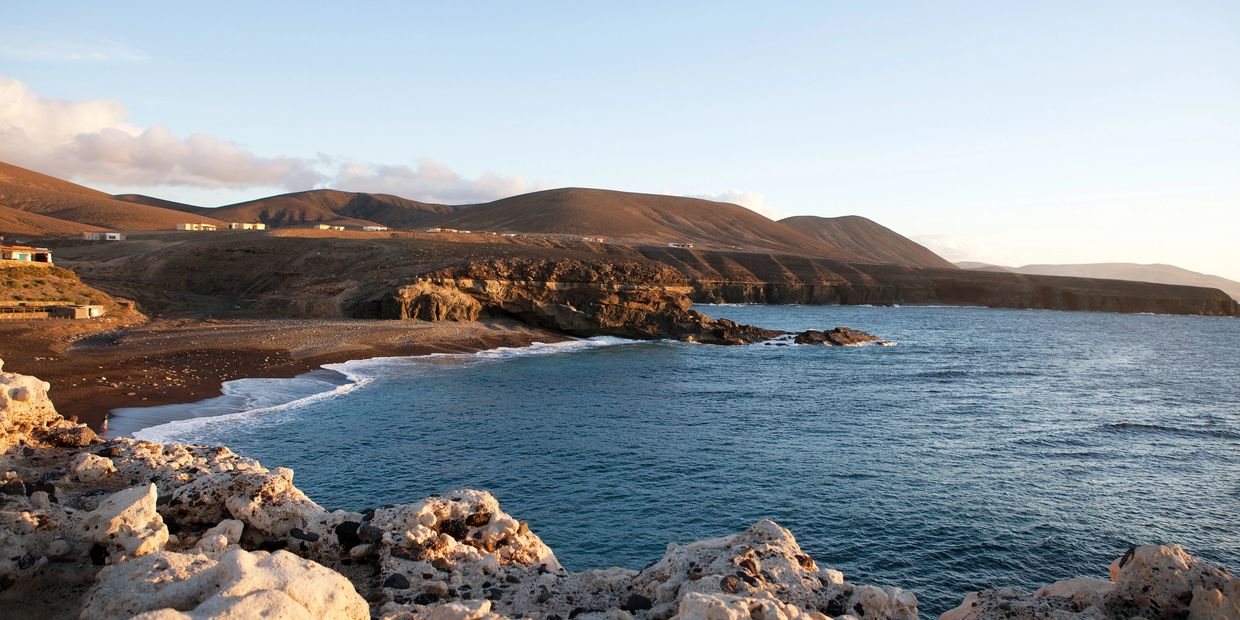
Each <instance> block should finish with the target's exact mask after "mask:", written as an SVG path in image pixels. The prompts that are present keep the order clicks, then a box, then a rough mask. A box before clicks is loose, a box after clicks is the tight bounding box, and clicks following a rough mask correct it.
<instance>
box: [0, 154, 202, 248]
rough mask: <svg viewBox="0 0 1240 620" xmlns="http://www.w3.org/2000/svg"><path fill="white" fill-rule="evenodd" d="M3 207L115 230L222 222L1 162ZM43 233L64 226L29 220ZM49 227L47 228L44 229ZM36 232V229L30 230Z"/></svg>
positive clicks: (55, 231)
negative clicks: (125, 197) (126, 200)
mask: <svg viewBox="0 0 1240 620" xmlns="http://www.w3.org/2000/svg"><path fill="white" fill-rule="evenodd" d="M0 206H4V207H9V208H12V209H16V210H18V211H25V212H26V213H31V214H36V215H43V216H48V217H52V218H55V219H57V220H61V221H69V222H76V223H77V225H76V226H73V230H72V232H82V231H83V230H87V229H89V228H83V227H82V226H81V225H82V224H88V225H90V226H95V227H99V228H108V229H113V230H171V229H174V228H176V225H177V224H178V223H182V222H186V221H196V222H203V223H209V224H220V222H218V221H216V220H212V219H210V218H207V217H203V216H190V217H187V215H186V214H185V213H183V212H180V211H175V210H172V209H165V208H161V207H155V206H149V205H143V204H136V203H132V202H125V201H123V200H117V199H116V198H113V197H112V196H109V195H108V194H105V193H103V192H100V191H96V190H93V189H90V188H88V187H83V186H81V185H77V184H75V183H70V182H68V181H62V180H60V179H57V178H55V177H50V176H47V175H45V174H39V173H38V172H34V171H32V170H27V169H25V168H20V167H18V166H14V165H12V164H6V163H3V162H0ZM27 223H28V224H30V225H32V226H34V227H36V228H38V229H39V230H38V232H39V233H42V234H61V233H62V232H63V228H64V226H63V225H62V224H54V223H52V222H47V221H46V220H39V219H37V218H36V219H33V220H27ZM44 226H47V228H43V227H44ZM31 234H34V231H31Z"/></svg>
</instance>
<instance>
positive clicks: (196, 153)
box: [0, 76, 544, 203]
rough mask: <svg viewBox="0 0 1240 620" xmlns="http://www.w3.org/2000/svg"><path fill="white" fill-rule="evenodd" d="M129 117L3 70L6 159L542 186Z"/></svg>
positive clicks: (423, 196)
mask: <svg viewBox="0 0 1240 620" xmlns="http://www.w3.org/2000/svg"><path fill="white" fill-rule="evenodd" d="M128 116H129V114H128V112H127V111H126V110H125V107H124V106H123V105H121V104H120V103H118V102H115V101H107V100H94V101H66V100H62V99H51V98H46V97H40V96H39V95H37V94H35V93H34V92H32V91H31V90H30V89H29V88H28V87H27V86H26V85H25V84H23V83H22V82H20V81H18V80H14V79H8V78H5V77H4V76H0V161H6V162H9V163H12V164H15V165H18V166H22V167H25V168H31V169H34V170H37V171H39V172H42V173H45V174H50V175H53V176H57V177H61V178H67V179H73V180H76V181H81V182H85V183H94V184H107V185H110V186H128V187H131V188H147V187H156V186H162V187H168V186H180V187H194V188H203V189H247V188H282V189H285V190H289V191H299V190H305V189H311V188H314V187H323V186H330V187H336V188H339V189H344V190H352V191H366V192H382V193H388V194H396V195H398V196H403V197H406V198H413V199H416V200H423V201H427V202H446V203H468V202H479V201H487V200H494V199H496V198H501V197H505V196H512V195H514V194H520V193H523V192H528V191H533V190H535V189H541V188H542V187H544V185H541V184H538V183H535V182H530V181H526V180H525V179H522V178H520V177H503V176H499V175H497V174H494V173H491V172H487V173H484V174H482V175H481V176H479V177H478V178H475V179H468V178H465V177H462V176H461V175H459V174H457V173H456V172H454V171H453V170H451V169H450V168H448V167H447V166H446V165H444V164H442V163H439V162H436V161H433V160H429V159H427V160H422V161H420V162H418V164H417V165H416V166H412V167H411V166H405V165H390V164H369V163H359V162H354V161H349V160H347V159H345V158H332V157H326V156H323V155H319V156H316V157H314V158H308V157H261V156H259V155H255V154H254V153H252V152H250V151H249V150H246V149H245V148H242V147H241V146H238V145H236V144H234V143H232V142H228V141H225V140H221V139H219V138H216V137H213V136H209V135H205V134H194V135H191V136H189V137H180V136H177V135H176V134H174V133H173V132H171V131H170V130H168V129H166V128H164V127H158V126H156V127H147V128H143V127H138V126H136V125H134V124H132V123H130V122H129V120H128Z"/></svg>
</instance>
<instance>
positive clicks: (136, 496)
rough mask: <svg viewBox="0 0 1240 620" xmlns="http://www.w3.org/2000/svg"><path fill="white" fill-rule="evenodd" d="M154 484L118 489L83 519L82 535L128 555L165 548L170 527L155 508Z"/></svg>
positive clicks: (142, 553) (138, 554)
mask: <svg viewBox="0 0 1240 620" xmlns="http://www.w3.org/2000/svg"><path fill="white" fill-rule="evenodd" d="M155 499H156V491H155V485H154V484H148V485H146V486H137V487H132V488H128V489H125V490H122V491H117V492H116V493H113V494H112V495H110V496H108V498H107V499H105V500H103V502H101V503H100V504H99V507H98V508H96V509H95V510H93V511H91V512H90V513H89V514H87V515H86V516H85V517H84V518H83V519H82V525H81V532H82V536H83V537H84V538H85V539H86V540H88V541H90V542H94V543H98V544H100V545H104V546H105V547H108V548H110V549H111V550H113V551H114V552H119V553H121V554H123V555H125V556H141V555H146V554H149V553H153V552H155V551H159V550H160V549H163V548H164V545H166V544H167V543H168V527H167V526H166V525H164V520H163V518H162V517H160V515H159V513H158V512H157V511H156V510H155Z"/></svg>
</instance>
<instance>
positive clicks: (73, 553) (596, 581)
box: [0, 372, 1240, 620]
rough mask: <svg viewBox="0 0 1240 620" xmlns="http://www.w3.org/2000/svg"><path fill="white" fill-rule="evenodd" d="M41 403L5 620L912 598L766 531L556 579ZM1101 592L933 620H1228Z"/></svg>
mask: <svg viewBox="0 0 1240 620" xmlns="http://www.w3.org/2000/svg"><path fill="white" fill-rule="evenodd" d="M48 389H49V386H48V385H47V384H46V383H43V382H41V381H39V380H37V379H35V378H33V377H28V376H22V375H15V374H11V373H3V372H0V438H3V443H2V444H0V472H2V474H0V476H2V480H0V600H2V601H3V604H4V606H5V607H4V609H5V612H6V614H10V615H12V617H40V618H46V619H48V620H52V619H56V618H72V617H81V618H92V619H94V618H99V619H112V618H117V619H120V618H140V619H143V620H173V619H194V620H209V619H219V620H223V619H226V618H251V617H267V618H306V619H310V618H345V619H361V618H368V617H370V618H384V619H389V620H502V619H504V618H541V619H546V620H565V619H570V618H582V620H601V619H603V618H607V619H614V620H626V619H637V620H646V619H651V620H654V619H657V620H666V619H669V618H678V619H682V620H708V619H709V620H744V619H752V620H796V619H801V618H804V619H806V620H829V619H830V618H833V617H834V618H841V619H843V618H851V619H855V620H866V619H880V620H904V619H914V618H917V615H918V613H917V598H916V596H915V595H914V594H913V593H912V592H908V591H905V590H901V589H900V588H898V587H894V586H884V587H876V586H872V585H856V584H852V583H849V582H847V581H845V579H844V575H843V574H842V573H840V572H839V571H837V570H834V569H831V568H827V567H823V566H821V565H819V564H818V563H817V562H816V561H815V560H814V559H813V558H811V557H810V556H809V555H807V554H806V553H804V552H803V551H802V550H801V549H800V547H799V546H798V545H797V543H796V540H795V538H793V536H792V534H791V533H790V532H789V531H788V530H786V529H784V528H782V527H780V526H779V525H777V524H775V523H773V522H771V521H760V522H758V523H755V524H754V525H753V526H751V527H749V528H748V529H746V530H745V531H743V532H740V533H737V534H734V535H732V536H726V537H723V538H718V539H712V540H705V541H700V542H696V543H692V544H688V545H684V546H677V545H669V546H668V550H667V552H666V554H665V555H664V556H663V558H661V559H659V560H658V561H656V562H654V563H652V564H650V565H648V566H646V567H645V568H643V569H642V570H640V571H633V570H626V569H621V568H612V569H607V570H594V571H584V572H577V573H570V572H568V571H565V570H564V569H563V568H562V567H561V566H560V565H559V562H557V561H556V558H555V554H554V553H553V552H552V550H551V549H549V548H548V547H547V546H546V545H545V544H543V542H542V540H541V539H539V537H538V536H537V535H536V534H534V533H533V532H531V531H530V529H529V527H528V525H526V524H525V523H524V522H522V521H520V520H518V519H516V518H514V517H513V516H511V515H509V514H507V513H505V512H504V511H503V510H502V509H501V508H500V506H499V504H498V502H497V501H496V500H495V498H494V497H492V496H491V495H490V494H489V493H486V492H485V491H472V490H460V491H453V492H450V493H447V494H445V495H442V496H437V497H430V498H427V499H424V500H422V501H420V502H416V503H413V504H402V505H396V506H385V507H383V508H376V509H368V510H364V511H361V512H348V511H342V510H337V511H328V510H325V509H323V508H322V507H320V506H319V505H318V504H316V503H315V502H314V501H313V500H311V499H310V498H308V497H306V495H305V494H303V493H302V492H301V491H300V490H298V489H297V488H296V487H295V486H294V485H293V472H292V471H291V470H288V469H284V468H279V467H277V468H274V469H268V468H266V467H264V466H263V465H261V464H259V463H258V462H257V461H255V460H253V459H250V458H246V457H243V456H240V455H237V454H235V453H233V452H231V451H230V450H228V449H227V448H224V447H208V446H192V445H181V444H170V445H160V444H154V443H149V442H143V441H135V440H130V439H113V440H109V441H104V440H102V439H100V438H99V437H97V436H96V435H95V434H94V433H93V432H91V431H90V430H89V429H87V428H85V427H83V426H79V425H76V424H74V423H72V422H69V421H67V420H64V419H63V418H61V417H60V416H59V415H58V414H57V413H56V411H55V409H54V407H53V406H52V404H51V401H50V400H48V396H47V391H48ZM1111 576H1112V578H1111V580H1110V581H1101V580H1091V579H1075V580H1069V581H1064V582H1056V583H1054V584H1052V585H1050V586H1047V587H1045V588H1042V589H1041V590H1039V591H1038V592H1036V593H1033V594H1028V593H1023V592H1019V591H1016V590H1011V589H1000V590H992V591H987V592H981V593H976V594H973V595H970V596H969V597H968V598H966V599H965V601H964V602H963V603H962V605H961V606H960V607H959V608H957V609H955V610H952V611H950V612H948V613H947V614H944V616H943V617H944V618H945V619H950V620H986V619H999V618H1012V619H1015V618H1032V619H1043V618H1045V619H1051V618H1082V619H1084V618H1129V617H1142V618H1147V619H1149V620H1155V619H1162V618H1166V619H1171V618H1190V619H1199V618H1200V619H1204V618H1238V617H1240V580H1236V579H1233V578H1232V577H1231V576H1230V575H1229V574H1228V573H1227V572H1226V571H1224V570H1222V569H1219V568H1217V567H1213V566H1209V565H1208V564H1205V563H1204V562H1201V561H1200V560H1198V559H1196V558H1193V557H1192V556H1190V555H1188V554H1187V553H1185V552H1184V551H1183V550H1182V549H1179V548H1178V547H1174V546H1173V547H1157V546H1146V547H1138V548H1135V549H1132V550H1130V551H1129V552H1128V553H1127V554H1125V555H1124V557H1122V558H1120V559H1119V560H1117V561H1116V563H1115V564H1114V565H1113V566H1112V575H1111Z"/></svg>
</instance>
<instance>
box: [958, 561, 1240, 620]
mask: <svg viewBox="0 0 1240 620" xmlns="http://www.w3.org/2000/svg"><path fill="white" fill-rule="evenodd" d="M992 618H994V619H1000V618H1012V619H1016V618H1021V619H1025V618H1027V619H1029V620H1043V619H1045V620H1052V619H1055V620H1058V619H1065V620H1066V619H1077V618H1079V619H1081V620H1085V619H1092V618H1144V619H1146V620H1173V619H1184V618H1187V619H1188V620H1207V619H1219V620H1240V579H1235V578H1233V577H1232V576H1231V575H1229V574H1228V573H1227V571H1225V570H1223V569H1221V568H1218V567H1216V566H1211V565H1209V564H1207V563H1205V562H1203V561H1201V560H1199V559H1197V558H1195V557H1193V556H1191V555H1189V554H1188V553H1186V552H1185V551H1184V550H1183V549H1181V548H1180V546H1179V545H1170V546H1162V545H1144V546H1140V547H1133V548H1132V549H1129V550H1128V552H1127V553H1125V554H1124V555H1123V556H1122V557H1120V558H1119V559H1117V560H1115V561H1114V562H1113V563H1111V580H1110V581H1106V580H1102V579H1089V578H1077V579H1068V580H1065V581H1057V582H1055V583H1052V584H1050V585H1048V586H1045V587H1043V588H1040V589H1039V590H1038V591H1037V592H1034V593H1033V594H1029V593H1028V592H1022V591H1020V590H1016V589H1014V588H999V589H997V590H986V591H983V592H974V593H973V594H970V595H969V596H967V597H965V599H964V602H963V603H961V604H960V606H959V607H957V608H955V609H953V610H951V611H948V612H947V613H944V614H943V615H942V620H988V619H992Z"/></svg>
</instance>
